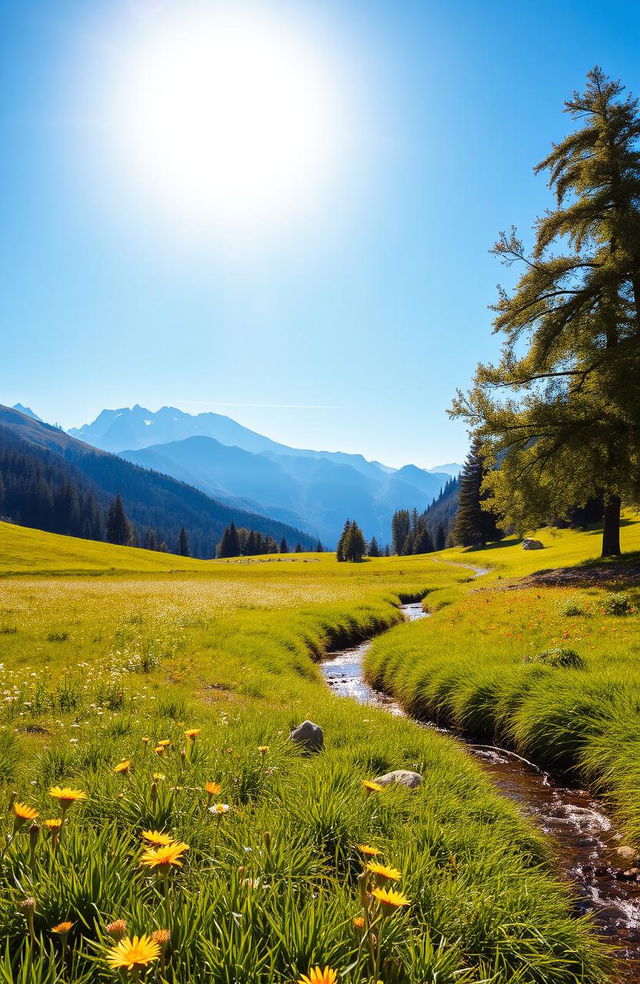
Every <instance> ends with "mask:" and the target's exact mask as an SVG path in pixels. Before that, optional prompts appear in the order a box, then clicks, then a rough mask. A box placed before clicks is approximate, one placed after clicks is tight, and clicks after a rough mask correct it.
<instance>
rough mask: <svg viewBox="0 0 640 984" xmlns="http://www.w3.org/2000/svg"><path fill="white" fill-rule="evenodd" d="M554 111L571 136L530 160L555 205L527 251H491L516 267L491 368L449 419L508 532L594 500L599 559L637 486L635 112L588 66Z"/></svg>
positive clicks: (611, 549)
mask: <svg viewBox="0 0 640 984" xmlns="http://www.w3.org/2000/svg"><path fill="white" fill-rule="evenodd" d="M566 111H567V113H568V114H569V116H570V117H571V119H572V120H574V121H577V122H578V123H579V127H578V129H576V130H575V131H574V132H573V133H571V134H570V135H569V136H567V137H566V138H565V139H564V140H562V141H561V142H560V143H559V144H558V145H557V146H554V148H553V150H552V151H551V153H550V154H549V155H548V156H547V157H546V158H545V160H543V161H542V163H541V164H539V165H538V167H537V168H536V171H537V172H539V171H541V170H545V171H547V172H548V174H549V183H550V186H551V188H552V189H553V191H554V192H555V196H556V207H555V209H553V210H551V211H549V212H547V213H546V214H545V215H544V216H543V217H542V218H541V219H539V220H538V222H537V224H536V236H535V245H534V248H533V252H532V254H531V255H528V254H527V251H526V250H525V246H524V244H523V243H522V241H521V240H520V239H519V238H518V236H517V235H516V232H515V230H512V231H511V233H510V234H508V235H506V234H504V233H503V234H502V235H501V237H500V239H499V241H498V243H497V245H496V246H495V248H494V253H495V255H497V256H498V257H500V259H501V260H502V261H503V262H504V263H505V264H506V265H507V266H511V265H513V264H519V265H522V266H523V267H524V273H523V274H522V276H521V277H520V279H519V281H518V283H517V285H516V288H515V290H514V291H513V292H512V293H507V292H506V291H504V290H501V292H500V296H499V299H498V302H497V304H496V306H495V308H494V310H495V311H496V318H495V322H494V325H495V329H494V330H495V331H496V332H498V333H500V334H501V335H502V336H503V349H502V356H501V359H500V361H499V363H498V364H497V365H495V366H494V365H480V366H478V368H477V370H476V376H475V381H474V384H473V387H472V388H471V390H470V392H469V393H468V394H466V395H463V394H462V393H460V392H459V393H458V396H457V398H456V400H455V401H454V403H453V406H452V410H451V414H452V415H453V416H458V417H462V418H463V419H465V420H466V421H467V422H468V423H469V424H470V426H471V428H472V430H473V432H474V434H475V435H477V437H478V438H479V439H480V448H481V451H482V453H483V455H484V456H485V457H486V459H487V463H488V465H490V466H497V467H495V469H494V470H492V471H491V472H490V473H489V474H488V475H487V476H486V478H485V481H484V485H485V488H486V489H487V490H488V491H489V492H490V495H491V498H490V503H491V505H492V506H493V508H495V509H496V511H497V512H499V513H500V514H501V515H502V516H504V517H505V518H506V522H507V525H512V526H513V527H514V528H516V529H517V530H518V531H519V532H522V531H524V529H526V528H529V529H531V528H535V527H538V526H541V525H546V524H547V523H549V522H554V521H555V520H557V519H559V518H561V517H564V516H566V515H567V514H568V512H569V511H570V510H571V509H572V507H574V506H584V505H585V504H586V502H587V500H588V499H589V498H590V497H594V496H601V495H602V496H603V497H604V501H605V509H604V520H605V522H604V531H603V544H602V552H603V555H604V556H607V555H613V554H618V553H620V542H619V525H620V500H621V499H624V500H626V501H630V502H633V501H636V499H637V496H638V492H639V489H640V428H639V426H638V425H639V423H640V421H639V415H640V147H639V139H640V115H639V111H638V103H637V101H636V100H635V99H632V98H631V97H630V96H625V95H624V90H623V87H622V86H621V85H620V84H619V83H617V82H613V81H611V80H610V79H608V78H607V77H606V76H605V75H604V73H603V72H602V71H601V70H600V69H598V68H595V69H593V71H591V72H590V73H589V75H588V78H587V84H586V87H585V90H584V92H583V93H575V94H574V96H573V97H572V98H571V99H570V100H569V101H568V102H567V103H566Z"/></svg>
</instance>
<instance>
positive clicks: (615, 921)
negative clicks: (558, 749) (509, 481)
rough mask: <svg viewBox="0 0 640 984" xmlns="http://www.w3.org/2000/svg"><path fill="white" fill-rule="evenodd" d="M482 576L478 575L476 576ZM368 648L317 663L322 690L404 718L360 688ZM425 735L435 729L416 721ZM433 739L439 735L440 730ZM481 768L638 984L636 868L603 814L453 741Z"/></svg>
mask: <svg viewBox="0 0 640 984" xmlns="http://www.w3.org/2000/svg"><path fill="white" fill-rule="evenodd" d="M478 573H484V571H478V570H477V569H476V575H477V574H478ZM402 611H403V612H404V615H405V618H406V619H407V620H409V621H415V620H417V619H420V618H425V617H426V616H427V614H428V613H427V612H425V611H424V610H423V608H422V605H421V604H420V603H417V604H410V605H402ZM370 645H371V643H370V642H363V643H361V644H360V645H359V646H355V647H354V648H352V649H344V650H341V651H340V652H336V653H329V655H328V656H327V658H326V659H325V660H324V661H323V662H322V663H321V668H322V671H323V673H324V676H325V679H326V681H327V683H328V685H329V686H330V687H331V689H332V691H333V692H334V693H335V694H338V695H339V696H341V697H353V698H354V699H355V700H357V701H358V702H359V703H360V704H368V705H372V706H375V707H381V708H383V709H384V710H386V711H388V712H389V713H390V714H395V715H404V713H405V712H404V711H403V710H402V708H401V707H400V706H399V704H397V703H396V702H395V701H394V700H392V699H391V698H390V697H387V696H386V695H385V694H382V693H380V692H379V691H376V690H373V688H372V687H370V686H369V685H368V684H367V683H366V682H365V680H364V675H363V668H362V660H363V656H364V654H365V653H366V651H367V649H368V648H369V646H370ZM417 723H418V724H420V725H422V726H424V727H435V725H433V724H432V723H429V722H424V721H420V722H417ZM438 730H439V731H444V729H442V728H438ZM446 733H447V734H449V735H450V736H451V737H454V738H455V739H456V740H458V741H459V742H460V744H461V745H462V746H463V747H464V748H465V749H466V750H467V751H468V752H469V753H471V754H473V755H474V757H476V758H477V759H478V761H479V763H480V764H481V765H482V767H483V769H484V770H485V771H486V772H487V773H488V774H489V775H490V776H491V778H492V779H493V781H494V783H495V785H496V786H497V787H498V789H500V791H501V792H502V793H504V794H505V795H506V796H508V797H509V798H510V799H513V800H515V801H516V802H517V803H518V804H519V805H520V807H521V808H522V809H523V811H524V812H525V813H527V814H529V815H530V816H532V817H533V818H534V820H535V822H536V823H537V824H538V826H539V827H540V828H541V830H542V831H543V832H544V833H545V834H547V835H549V837H550V838H552V845H553V848H554V853H555V857H556V862H557V866H558V870H559V871H560V872H561V873H562V875H563V877H564V878H565V879H570V881H571V884H572V888H573V892H574V896H575V900H576V902H575V905H576V912H577V913H578V914H583V913H587V912H588V913H591V915H592V917H593V919H594V921H595V922H596V924H597V927H598V930H599V932H600V933H601V935H602V936H603V937H605V938H607V939H608V940H609V941H610V942H611V943H612V944H613V946H614V948H615V954H616V956H617V957H618V958H619V964H618V967H619V973H620V977H621V978H622V980H624V981H629V982H634V984H640V882H638V881H636V877H640V872H639V871H638V870H636V865H637V869H640V860H638V861H634V860H633V859H632V858H631V859H629V858H627V859H626V860H625V859H624V858H623V857H622V856H621V854H619V853H618V850H619V848H620V843H621V839H622V838H621V835H620V834H619V833H618V832H617V830H616V828H615V825H614V823H613V821H612V820H611V818H610V817H609V815H608V814H607V811H606V808H605V807H604V806H603V804H602V803H601V802H599V801H598V800H596V799H594V797H592V796H591V795H590V794H589V793H588V792H587V791H586V790H583V789H578V788H571V787H569V786H563V785H561V784H560V783H559V782H557V781H556V780H554V778H553V777H552V776H550V775H549V774H548V773H546V772H543V771H542V770H541V769H538V768H537V766H535V765H533V764H532V763H530V762H527V761H526V760H525V759H523V758H521V757H520V756H518V755H516V754H515V753H513V752H510V751H509V750H506V749H501V748H497V747H495V746H492V745H474V744H471V743H470V742H467V741H465V740H464V738H462V737H461V736H459V735H452V733H451V732H446Z"/></svg>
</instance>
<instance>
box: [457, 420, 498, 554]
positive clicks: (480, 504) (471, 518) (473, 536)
mask: <svg viewBox="0 0 640 984" xmlns="http://www.w3.org/2000/svg"><path fill="white" fill-rule="evenodd" d="M485 475H486V469H485V467H484V463H483V460H482V455H481V453H480V442H479V441H478V440H477V439H474V441H473V442H472V444H471V448H470V449H469V454H468V455H467V458H466V461H465V463H464V468H463V469H462V472H461V474H460V486H459V492H458V512H457V515H456V518H455V522H454V524H453V529H452V530H451V539H452V541H453V542H454V543H455V544H456V546H458V545H459V546H463V547H478V546H482V547H484V545H485V544H486V543H488V542H490V541H493V540H499V539H501V537H502V533H501V532H500V530H499V529H498V526H497V522H496V516H495V515H494V513H492V512H491V511H490V510H489V509H488V507H487V505H486V501H485V500H486V496H487V493H486V492H484V491H483V489H482V483H483V479H484V477H485Z"/></svg>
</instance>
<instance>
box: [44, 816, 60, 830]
mask: <svg viewBox="0 0 640 984" xmlns="http://www.w3.org/2000/svg"><path fill="white" fill-rule="evenodd" d="M44 825H45V827H46V828H47V830H51V831H54V830H60V827H61V826H62V820H61V819H60V817H52V819H51V820H45V822H44Z"/></svg>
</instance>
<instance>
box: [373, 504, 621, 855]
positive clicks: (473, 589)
mask: <svg viewBox="0 0 640 984" xmlns="http://www.w3.org/2000/svg"><path fill="white" fill-rule="evenodd" d="M542 539H543V542H544V543H545V550H544V551H530V552H528V551H523V550H522V547H521V546H519V545H518V544H516V543H515V542H514V541H505V542H504V543H503V544H500V545H498V546H493V547H488V548H487V549H484V550H473V551H461V550H449V551H445V552H443V553H442V554H441V555H440V557H442V559H443V560H444V559H445V558H446V559H448V560H450V561H453V562H463V561H465V560H466V562H467V563H474V564H476V565H486V566H487V567H489V568H490V571H489V573H488V574H486V575H485V576H484V577H483V578H482V581H481V582H477V583H474V584H467V585H464V586H460V585H453V586H451V587H447V588H445V589H444V590H440V589H436V590H435V591H434V592H433V593H431V594H430V595H429V596H428V597H427V599H426V602H425V605H426V607H427V608H428V609H429V610H430V612H431V616H432V617H431V618H429V619H428V620H427V621H425V622H423V623H417V624H413V625H403V626H400V627H398V628H396V629H394V630H393V631H392V632H389V633H388V634H386V635H385V636H384V637H383V638H381V639H378V640H376V641H375V642H374V645H373V647H372V648H371V650H370V652H369V653H368V654H367V657H366V663H365V669H366V674H367V678H368V679H369V680H370V682H372V683H373V684H374V685H375V686H376V687H379V688H380V689H382V690H385V691H387V692H388V693H391V694H393V696H394V697H396V698H397V699H398V700H399V701H400V703H401V704H402V705H403V706H404V707H405V708H406V709H407V711H409V713H411V714H413V715H415V716H417V717H423V718H430V719H433V720H436V721H438V722H439V723H440V724H442V725H444V726H447V727H450V728H453V729H454V730H456V731H457V732H461V733H465V734H467V735H470V736H474V737H478V738H480V739H482V740H490V741H496V742H497V743H498V744H502V745H506V746H508V747H510V748H513V749H515V750H516V751H517V752H519V753H520V754H522V755H524V756H526V757H527V758H529V759H531V760H533V761H535V762H536V763H537V764H539V765H542V766H544V767H547V768H551V769H552V770H555V771H560V772H568V774H569V776H570V777H572V778H574V779H578V780H579V781H581V782H583V783H585V784H587V785H589V786H590V788H592V789H595V790H597V791H599V792H601V793H603V794H604V795H606V796H607V797H608V798H609V799H610V800H611V803H612V805H613V807H614V809H615V810H616V812H617V814H618V817H619V819H620V822H621V826H622V827H623V829H624V831H625V832H626V834H627V835H628V836H629V838H631V839H632V840H634V841H635V842H636V843H640V806H639V805H638V795H637V791H638V788H639V786H640V764H639V763H640V718H639V709H640V668H639V657H640V618H639V616H638V610H639V608H640V590H639V589H638V582H637V577H632V578H630V579H629V581H630V583H629V584H628V585H626V584H625V583H624V576H622V580H621V582H620V584H616V585H614V586H613V588H612V587H607V586H606V585H605V586H597V585H596V584H595V583H594V585H593V586H580V585H579V584H575V585H572V584H569V585H567V586H563V587H548V586H544V585H540V584H536V583H533V582H529V584H528V586H518V585H517V581H515V582H514V577H515V576H516V575H517V576H518V577H522V576H524V575H527V574H531V573H532V572H533V571H535V570H536V569H540V568H555V567H565V566H569V565H576V564H583V563H584V562H585V561H588V560H589V559H590V557H593V556H594V555H595V554H596V553H597V544H596V543H594V541H597V534H592V533H576V532H568V531H565V532H562V533H560V534H556V535H555V536H552V535H551V534H550V533H549V534H547V535H544V534H543V536H542ZM590 548H591V549H590ZM638 548H640V524H639V523H638V522H637V521H636V520H635V518H633V517H630V518H629V519H628V521H627V525H626V526H625V527H624V529H623V549H625V550H626V551H628V552H630V553H631V554H632V557H633V551H637V550H638ZM617 569H618V567H617V565H616V564H615V563H613V564H608V565H602V564H596V565H595V567H594V570H595V571H596V572H598V571H603V570H609V571H610V572H611V573H613V572H615V571H616V570H617Z"/></svg>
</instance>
